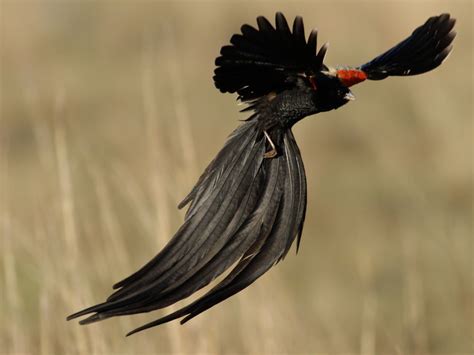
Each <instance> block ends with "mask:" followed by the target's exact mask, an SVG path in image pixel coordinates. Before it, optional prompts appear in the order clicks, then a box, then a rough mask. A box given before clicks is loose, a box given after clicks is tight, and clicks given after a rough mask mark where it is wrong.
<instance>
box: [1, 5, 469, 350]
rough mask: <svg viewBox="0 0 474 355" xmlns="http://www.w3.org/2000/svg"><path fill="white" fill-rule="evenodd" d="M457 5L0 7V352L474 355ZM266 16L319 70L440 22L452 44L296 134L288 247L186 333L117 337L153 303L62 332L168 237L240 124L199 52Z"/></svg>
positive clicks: (463, 57)
mask: <svg viewBox="0 0 474 355" xmlns="http://www.w3.org/2000/svg"><path fill="white" fill-rule="evenodd" d="M472 7H473V6H472V2H471V1H456V2H454V1H453V2H446V1H439V2H437V1H411V2H407V1H383V2H382V1H379V2H377V1H362V2H356V1H354V2H349V1H331V2H329V1H324V2H320V1H305V2H298V1H292V2H289V1H288V2H274V1H272V2H270V1H261V2H260V1H251V2H249V1H228V2H225V1H206V2H201V1H188V2H184V1H179V2H171V1H170V2H164V1H163V2H162V1H143V2H127V1H121V2H114V1H106V2H105V1H104V2H101V1H89V2H76V1H74V2H66V1H65V2H57V1H54V2H52V1H51V2H48V1H46V2H45V1H42V2H34V1H33V2H31V1H28V2H23V1H5V0H3V1H2V2H1V7H0V11H1V12H0V13H1V17H0V19H1V28H0V35H1V37H0V39H1V42H0V46H1V47H0V48H1V51H0V55H1V116H0V237H1V238H0V243H1V244H0V258H1V263H0V294H1V303H0V352H1V353H13V354H14V353H35V354H37V353H41V354H53V353H58V354H64V353H83V354H91V353H104V354H105V353H147V352H148V353H149V352H153V353H201V354H208V353H254V354H263V353H265V354H274V353H302V354H303V353H306V354H316V353H328V354H355V353H360V354H368V355H369V354H468V353H472V352H473V351H474V341H473V324H474V313H473V294H474V293H473V274H472V272H473V268H472V266H473V265H472V260H473V241H472V236H473V233H472V232H473V231H472V215H473V208H472V207H473V206H472V202H473V189H472V137H473V130H472V95H473V92H472V87H473V73H472V60H473V58H472V50H473V48H472V43H473V28H472V10H473V8H472ZM278 10H279V11H283V12H284V13H285V15H286V16H287V18H288V19H289V20H290V21H292V20H293V18H294V16H295V15H302V16H303V17H304V21H305V25H306V31H307V33H309V30H310V29H311V28H312V27H317V28H319V31H320V35H319V40H320V45H321V44H322V43H323V42H326V41H330V43H331V46H330V49H329V52H328V55H327V57H326V58H327V60H326V61H327V63H328V64H329V65H337V64H352V65H358V64H361V63H364V62H366V61H368V60H370V59H372V58H373V57H375V56H376V55H378V54H380V53H381V52H382V51H385V50H386V49H388V48H389V47H391V46H392V45H394V44H396V43H398V42H399V41H400V40H402V39H403V38H405V37H406V36H407V35H409V34H410V33H411V32H412V30H413V29H414V28H415V27H417V26H418V25H421V24H422V23H424V22H425V20H426V19H427V18H428V17H429V16H432V15H437V14H440V13H442V12H450V13H451V14H452V16H453V17H455V18H457V20H458V22H457V25H456V29H457V32H458V36H457V38H456V40H455V42H454V51H453V52H452V54H451V56H450V57H449V59H448V60H447V61H446V62H445V63H444V64H443V65H441V67H439V68H438V69H436V70H435V71H433V72H430V73H428V74H425V75H421V76H416V77H410V78H392V79H390V80H385V81H382V82H367V83H364V84H363V85H360V86H357V87H354V90H353V91H354V93H355V95H356V96H357V100H356V101H355V102H351V103H350V104H348V105H346V106H344V107H343V108H341V109H339V110H337V111H333V112H328V113H325V114H320V115H317V116H313V117H309V118H307V119H305V120H304V121H302V122H300V123H298V124H297V125H296V126H295V128H294V131H295V136H296V138H297V140H298V142H299V146H300V149H301V151H302V154H303V158H304V161H305V164H306V171H307V177H308V185H309V186H308V188H309V201H308V213H307V218H306V225H305V230H304V234H303V240H302V245H301V249H300V252H299V253H298V255H297V256H296V255H295V252H294V251H292V252H290V253H289V254H288V256H287V258H286V260H285V261H284V262H282V263H280V264H278V265H277V266H276V267H275V268H274V269H272V270H271V271H270V272H269V273H267V274H266V275H264V276H263V277H262V278H261V279H260V280H259V281H258V282H256V283H255V284H254V285H252V286H251V287H249V288H248V289H246V290H245V291H243V292H241V293H240V294H238V295H237V296H235V297H233V298H231V299H230V300H228V301H226V302H224V303H222V304H220V305H218V306H216V307H214V308H212V309H211V310H210V311H208V312H206V313H205V314H203V315H201V316H199V317H197V318H196V319H194V320H193V321H191V322H189V323H187V324H186V325H185V326H180V325H179V324H178V323H175V324H169V325H164V326H161V327H159V328H154V329H152V330H150V331H147V332H145V333H140V334H138V335H136V336H133V337H130V338H124V334H125V333H126V332H127V331H129V330H131V329H132V328H135V327H137V326H139V325H141V324H143V323H145V322H148V321H151V320H153V319H156V318H158V317H159V316H160V315H163V314H164V313H165V312H164V311H163V312H161V311H158V312H155V313H151V314H144V315H137V316H133V317H125V318H113V319H111V320H107V321H105V322H101V323H97V324H93V325H90V326H88V327H81V326H79V325H77V323H76V322H69V323H67V322H66V321H65V317H66V316H67V315H68V314H70V313H72V312H74V311H77V310H79V309H81V308H83V307H85V306H89V305H92V304H95V303H97V302H100V301H103V300H104V299H105V297H106V296H108V294H109V293H110V291H111V286H112V284H113V283H115V282H117V281H119V280H120V279H122V278H124V277H125V276H127V275H128V274H130V273H131V272H133V271H135V270H136V269H137V268H139V267H140V266H142V265H143V264H144V263H145V262H146V261H148V260H149V259H150V258H151V257H153V256H154V255H155V254H156V253H157V252H158V250H159V249H160V248H161V247H162V246H163V245H164V244H165V243H166V241H167V240H168V239H169V238H170V237H171V236H172V234H173V233H174V231H175V230H176V229H177V228H178V227H179V225H180V223H181V221H182V219H183V211H178V210H177V209H176V205H177V203H178V202H179V201H181V199H182V198H183V197H184V196H185V194H186V193H187V192H188V191H189V190H190V189H191V187H192V185H193V183H194V182H195V181H196V179H197V178H198V176H199V174H200V172H201V171H202V170H203V169H204V168H205V166H206V165H207V163H208V162H209V161H210V160H211V159H212V158H213V157H214V155H215V154H216V153H217V151H218V149H220V147H221V146H222V145H223V143H224V141H225V138H226V136H227V135H228V134H229V133H230V132H231V131H232V130H233V129H234V128H235V127H236V126H237V125H238V120H239V119H243V118H246V116H245V115H243V114H240V113H238V110H239V109H240V108H241V107H238V106H237V103H236V101H235V96H232V95H223V94H220V93H219V92H218V91H217V90H216V89H215V88H214V86H213V82H212V75H213V69H214V59H215V57H216V56H217V55H218V53H219V49H220V47H221V46H222V45H224V44H227V43H228V41H229V39H230V37H231V35H232V34H233V33H236V32H238V31H239V28H240V26H241V25H242V24H243V23H249V24H252V25H255V24H256V22H255V18H256V17H257V16H258V15H265V16H267V17H269V18H270V19H271V21H272V22H274V19H273V17H274V13H275V12H276V11H278ZM293 250H294V249H293ZM188 302H189V301H188ZM188 302H184V304H187V303H188ZM166 311H168V312H169V309H167V310H166Z"/></svg>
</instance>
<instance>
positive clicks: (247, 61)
mask: <svg viewBox="0 0 474 355" xmlns="http://www.w3.org/2000/svg"><path fill="white" fill-rule="evenodd" d="M275 23H276V26H275V28H274V27H273V26H272V24H271V23H270V22H269V21H268V20H267V19H266V18H265V17H263V16H260V17H258V18H257V25H258V29H256V28H254V27H252V26H250V25H243V26H242V27H241V32H242V34H235V35H233V36H232V38H231V39H230V43H231V45H227V46H224V47H222V49H221V52H220V53H221V55H220V57H218V58H217V59H216V66H217V68H216V69H215V71H214V74H215V75H214V83H215V85H216V87H217V88H218V89H219V90H220V91H221V92H229V93H234V92H237V93H238V94H239V98H240V99H241V100H243V101H247V100H253V99H256V98H258V97H260V96H262V95H265V94H268V93H270V92H272V91H274V92H277V93H278V92H280V91H282V90H284V89H285V88H289V87H292V86H293V85H294V84H295V83H294V77H295V75H297V74H308V75H311V73H315V72H317V71H319V70H320V69H321V67H322V63H323V59H324V54H325V53H326V49H327V46H326V45H324V46H322V47H321V49H320V50H319V52H318V54H316V46H317V35H318V33H317V31H316V30H313V31H311V34H310V35H309V37H308V41H306V39H305V33H304V25H303V19H302V18H301V17H299V16H297V17H296V18H295V20H294V22H293V30H290V27H289V26H288V23H287V21H286V19H285V17H284V16H283V14H282V13H280V12H277V13H276V15H275Z"/></svg>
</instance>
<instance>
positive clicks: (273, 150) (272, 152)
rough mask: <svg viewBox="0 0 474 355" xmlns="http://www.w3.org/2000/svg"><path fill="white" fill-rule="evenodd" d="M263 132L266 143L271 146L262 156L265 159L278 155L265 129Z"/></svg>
mask: <svg viewBox="0 0 474 355" xmlns="http://www.w3.org/2000/svg"><path fill="white" fill-rule="evenodd" d="M263 134H264V135H265V138H267V140H268V143H269V144H270V146H271V147H272V149H271V150H269V151H268V152H265V154H263V157H264V158H265V159H271V158H275V157H276V156H277V155H278V152H277V150H276V147H275V144H274V143H273V142H272V140H271V138H270V136H269V135H268V133H267V131H263Z"/></svg>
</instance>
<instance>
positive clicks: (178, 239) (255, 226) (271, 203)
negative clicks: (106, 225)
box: [67, 120, 306, 334]
mask: <svg viewBox="0 0 474 355" xmlns="http://www.w3.org/2000/svg"><path fill="white" fill-rule="evenodd" d="M256 121H257V120H252V121H250V122H246V123H244V124H243V125H241V126H240V127H239V128H237V129H236V130H235V131H234V133H233V134H232V135H231V136H230V137H229V139H228V141H227V142H226V144H225V146H224V148H223V149H222V150H221V151H220V152H219V154H218V155H217V157H216V158H215V159H214V160H213V161H212V162H211V163H210V165H209V166H208V167H207V169H206V170H205V171H204V173H203V174H202V176H201V177H200V179H199V181H198V183H197V184H196V186H195V187H194V188H193V189H192V191H191V193H190V194H189V195H188V196H187V197H186V198H185V199H184V201H183V202H182V203H181V204H180V207H184V206H185V205H187V204H188V203H190V207H189V209H188V211H187V213H186V217H185V221H184V224H183V225H182V226H181V228H180V229H179V230H178V231H177V232H176V234H175V235H174V237H173V238H172V239H171V240H170V242H169V243H168V244H167V245H166V246H165V247H164V249H163V250H162V251H161V252H160V253H159V254H158V255H157V256H156V257H154V258H153V259H152V260H151V261H150V262H149V263H148V264H146V265H145V266H144V267H142V268H141V269H140V270H138V271H137V272H136V273H134V274H132V275H131V276H129V277H127V278H126V279H124V280H123V281H121V282H119V283H117V284H116V285H115V286H114V288H118V290H117V291H116V292H115V293H113V294H112V295H111V296H110V297H109V298H108V299H107V301H106V302H104V303H100V304H98V305H96V306H93V307H90V308H87V309H84V310H82V311H80V312H77V313H75V314H73V315H71V316H69V317H68V318H67V319H68V320H70V319H73V318H77V317H80V316H83V315H86V314H90V313H94V314H93V315H91V316H89V317H88V318H86V319H84V320H82V321H81V322H80V323H81V324H88V323H92V322H95V321H99V320H103V319H106V318H110V317H114V316H119V315H127V314H135V313H142V312H149V311H153V310H156V309H160V308H164V307H166V306H169V305H171V304H173V303H175V302H178V301H180V300H182V299H184V298H186V297H188V296H189V295H191V294H192V293H194V292H196V291H197V290H199V289H201V288H203V287H204V286H206V285H208V284H209V283H210V282H211V281H212V280H214V279H215V278H216V277H217V276H219V275H220V274H222V273H223V272H224V271H225V270H227V269H228V268H229V267H230V266H231V265H232V264H234V263H235V262H238V263H237V265H236V266H235V268H234V269H233V270H232V271H231V272H230V274H229V275H228V276H227V277H226V278H225V279H224V280H223V281H221V282H220V283H219V284H217V285H216V286H215V287H214V288H213V289H211V290H210V291H209V292H208V293H207V294H205V295H204V296H202V297H201V298H199V299H198V300H197V301H195V302H193V303H192V304H190V305H188V306H187V307H184V308H183V309H180V310H178V311H177V312H174V313H172V314H170V315H168V316H167V317H164V318H161V319H159V320H157V321H155V322H152V323H149V324H146V325H145V326H143V327H140V328H138V329H136V330H134V331H133V332H131V333H129V334H132V333H135V332H137V331H140V330H143V329H146V328H150V327H153V326H156V325H159V324H162V323H165V322H168V321H171V320H174V319H177V318H180V317H184V316H186V318H185V319H183V320H182V323H184V322H185V321H187V320H189V319H191V318H193V317H195V316H196V315H198V314H200V313H201V312H203V311H205V310H207V309H208V308H210V307H212V306H214V305H215V304H217V303H219V302H222V301H223V300H225V299H226V298H228V297H230V296H232V295H233V294H235V293H237V292H239V291H240V290H242V289H244V288H245V287H247V286H249V285H250V284H251V283H252V282H254V281H255V280H256V279H257V278H258V277H260V276H261V275H262V274H263V273H265V272H266V271H267V270H268V269H269V268H270V267H271V266H273V265H274V264H275V263H277V262H278V261H279V260H281V259H282V258H283V257H284V256H285V255H286V253H287V252H288V250H289V248H290V246H291V244H292V243H293V241H294V239H295V237H296V236H298V244H299V239H300V236H301V232H302V228H303V222H304V216H305V210H306V179H305V173H304V167H303V162H302V160H301V155H300V152H299V150H298V147H297V145H296V142H295V140H294V137H293V134H292V132H291V131H290V130H285V131H276V132H273V133H274V134H276V135H277V136H279V141H280V142H281V144H280V145H279V147H278V149H279V153H280V154H279V155H278V156H277V157H276V158H273V159H265V158H264V153H265V150H266V149H267V143H266V139H265V137H264V135H263V134H262V132H261V131H260V129H259V128H258V125H257V122H256Z"/></svg>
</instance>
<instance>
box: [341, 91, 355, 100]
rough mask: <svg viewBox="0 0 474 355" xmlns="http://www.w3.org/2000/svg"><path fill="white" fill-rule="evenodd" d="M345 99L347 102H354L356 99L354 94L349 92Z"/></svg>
mask: <svg viewBox="0 0 474 355" xmlns="http://www.w3.org/2000/svg"><path fill="white" fill-rule="evenodd" d="M344 99H346V100H347V101H354V100H355V99H356V97H355V96H354V94H353V93H352V92H350V91H349V92H348V93H347V94H345V95H344Z"/></svg>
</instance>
